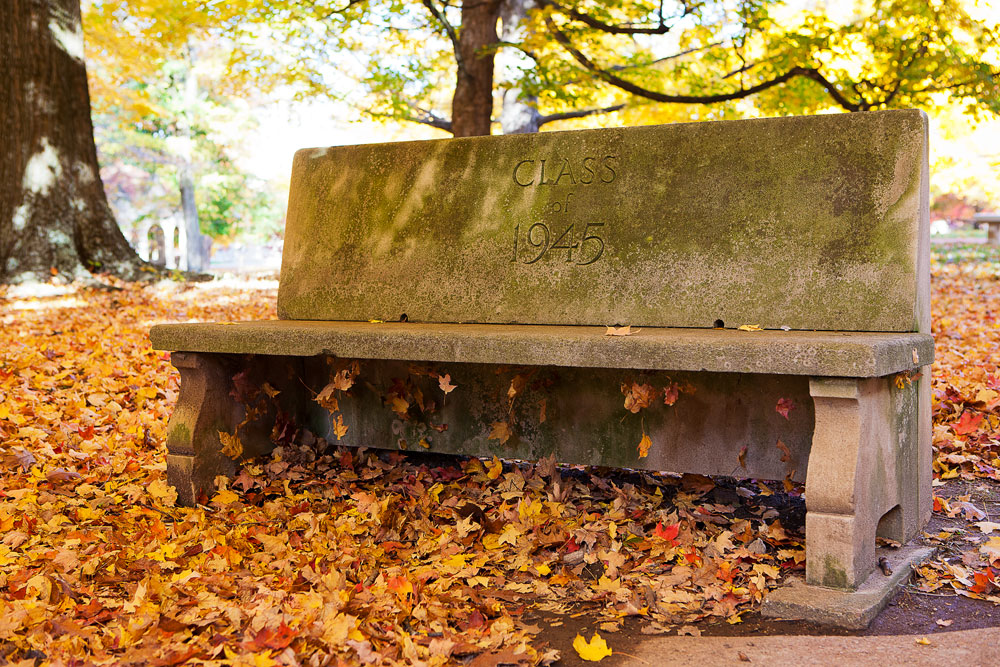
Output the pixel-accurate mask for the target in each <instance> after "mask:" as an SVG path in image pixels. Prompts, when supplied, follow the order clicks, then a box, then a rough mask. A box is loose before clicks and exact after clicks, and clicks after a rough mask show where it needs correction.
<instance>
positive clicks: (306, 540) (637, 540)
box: [0, 255, 1000, 665]
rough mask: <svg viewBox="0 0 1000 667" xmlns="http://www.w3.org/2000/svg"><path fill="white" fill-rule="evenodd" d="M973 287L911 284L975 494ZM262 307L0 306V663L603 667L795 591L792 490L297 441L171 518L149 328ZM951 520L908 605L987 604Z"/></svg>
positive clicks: (988, 560)
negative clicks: (930, 330) (551, 642)
mask: <svg viewBox="0 0 1000 667" xmlns="http://www.w3.org/2000/svg"><path fill="white" fill-rule="evenodd" d="M986 259H987V260H988V259H990V258H986ZM990 267H992V270H994V273H990V271H991V268H990ZM996 268H997V264H996V263H992V264H991V263H990V262H989V261H985V260H984V258H983V257H981V256H979V255H977V256H975V257H973V258H962V260H961V261H960V262H957V263H954V262H948V261H943V260H941V258H938V261H937V262H936V263H935V268H934V285H935V303H934V308H935V334H936V336H937V339H938V359H939V361H938V362H937V363H936V365H935V367H934V392H935V444H936V447H937V450H938V451H937V455H936V459H935V471H936V473H935V474H936V476H939V477H944V478H950V477H956V478H960V479H965V480H972V481H975V482H978V483H984V484H995V483H996V481H997V469H998V468H1000V461H998V460H997V456H998V451H1000V447H998V421H1000V419H998V416H997V415H998V413H997V411H996V407H997V403H996V402H994V401H995V398H996V396H995V395H991V394H990V393H989V392H988V391H983V389H986V390H992V391H993V392H997V391H1000V389H998V388H997V387H996V386H995V385H996V380H995V378H996V374H997V369H996V367H995V366H991V365H990V364H989V363H988V362H987V360H988V359H990V358H996V354H995V353H996V347H997V341H998V339H1000V328H998V327H997V326H996V323H995V322H993V319H992V317H993V316H992V314H991V313H990V312H989V310H988V304H989V303H990V301H991V300H992V301H993V302H994V303H1000V300H997V297H1000V281H998V279H997V276H996V273H995V269H996ZM2 296H3V295H2V294H0V297H2ZM274 296H275V293H274V285H273V283H270V284H268V283H263V284H262V283H225V282H223V283H221V284H219V283H215V284H208V285H197V286H183V285H177V284H174V283H161V284H158V285H154V286H136V285H129V284H118V285H116V289H113V290H95V289H90V288H79V289H72V290H67V291H66V292H65V293H63V294H53V295H49V296H43V297H26V296H15V295H13V294H11V293H8V294H7V295H6V298H3V299H2V300H0V308H2V310H0V317H2V329H0V460H2V467H0V540H2V541H0V664H3V663H16V662H18V661H26V662H25V664H33V663H35V662H38V661H54V662H61V663H65V664H85V663H86V664H90V663H96V664H109V663H113V664H151V665H169V664H185V663H186V664H247V665H251V664H252V665H271V664H287V665H296V664H302V665H324V664H375V665H378V664H427V665H438V664H449V663H451V664H473V665H497V664H546V663H549V662H552V661H554V660H555V659H556V658H557V657H558V654H557V652H556V651H555V650H553V649H552V648H551V647H550V646H548V644H547V642H546V639H545V635H546V630H547V629H548V623H550V622H554V623H561V622H562V621H561V620H558V619H562V618H566V617H567V616H574V615H575V616H580V615H585V616H587V617H588V618H591V619H594V626H595V628H597V629H599V631H600V632H601V633H603V638H602V637H601V636H600V635H596V634H595V635H594V637H592V638H590V639H586V638H584V637H578V641H577V642H574V646H575V647H576V650H577V652H578V653H580V655H581V656H585V655H587V654H593V655H596V656H603V655H605V654H607V653H606V651H611V650H612V649H613V647H614V644H615V641H614V637H615V635H614V634H613V633H614V632H615V630H616V629H618V628H619V627H620V626H621V624H622V623H623V622H624V621H625V620H626V619H628V618H633V619H637V620H638V622H639V623H641V627H642V629H643V631H648V632H652V633H656V632H663V631H665V630H666V629H668V628H674V627H676V626H678V625H682V624H691V623H694V622H697V621H702V620H713V619H714V620H718V621H721V620H727V621H729V622H730V623H738V622H739V621H740V620H741V616H742V615H743V614H745V613H746V612H748V611H752V610H754V609H755V608H756V606H757V605H758V604H759V602H760V600H761V599H762V597H763V596H764V595H765V594H766V592H767V590H768V589H770V588H773V587H775V586H777V585H779V584H780V583H781V581H782V579H783V578H785V576H786V575H787V574H789V573H790V572H797V573H801V570H802V568H803V560H804V551H803V548H802V533H801V530H802V528H801V526H802V511H803V505H802V500H801V497H800V492H801V488H796V489H792V490H791V491H790V492H789V491H787V488H786V489H782V485H781V483H780V482H779V483H777V484H776V485H775V484H770V485H768V484H764V483H761V482H758V481H754V480H744V481H739V482H733V481H731V480H723V479H720V480H712V479H709V478H706V477H701V476H696V475H685V476H675V475H670V474H649V473H639V472H630V471H615V470H610V471H609V470H602V469H590V468H583V467H572V468H566V467H559V466H557V465H555V463H554V462H553V461H541V462H538V463H535V464H525V463H515V462H501V461H500V460H498V459H493V460H477V459H468V458H464V459H459V458H448V457H433V456H429V455H420V454H417V455H405V454H402V453H390V452H385V451H379V450H376V449H367V450H355V449H346V448H337V447H336V446H335V445H333V444H328V443H325V442H323V441H321V440H318V441H313V440H314V439H312V438H309V439H308V440H309V442H308V444H306V443H294V444H288V445H285V446H282V447H278V448H276V449H275V451H274V452H273V454H272V455H271V456H270V457H269V458H268V459H266V460H261V461H257V462H255V463H253V464H251V465H248V466H246V467H245V468H244V470H243V472H242V473H241V474H240V475H239V476H238V477H237V478H235V479H232V480H225V479H220V480H219V482H220V485H219V488H218V490H217V492H216V493H215V494H214V496H213V497H211V498H210V499H209V500H208V502H207V504H205V505H201V506H198V507H195V508H183V507H179V506H177V505H176V504H175V494H174V492H173V490H172V489H171V488H170V487H169V486H168V485H167V484H166V482H165V463H164V455H165V447H164V437H165V430H166V423H167V419H168V417H169V413H170V409H171V408H172V406H173V404H174V402H175V400H176V396H177V390H178V379H177V375H176V372H175V371H174V370H173V368H172V367H171V366H170V364H169V359H168V357H167V355H164V354H163V353H159V352H155V351H153V350H151V349H150V347H149V343H148V339H147V336H146V334H147V331H148V328H149V326H150V325H152V324H154V323H157V322H162V321H188V320H199V321H200V320H204V321H235V320H244V319H266V318H271V317H273V316H274ZM977 369H979V370H977ZM991 383H992V384H991ZM624 409H625V408H624V406H623V410H624ZM967 415H970V416H967ZM653 446H655V444H654V445H653ZM735 463H736V462H734V467H736V466H735ZM936 483H940V482H936ZM967 506H972V507H976V505H975V504H974V503H972V502H970V501H969V500H963V499H962V497H956V498H938V499H937V500H936V502H935V508H936V509H937V510H938V511H941V512H949V511H951V512H958V513H962V512H966V513H967V514H961V516H967V518H969V519H970V521H971V520H972V519H976V521H975V525H976V526H978V525H979V524H982V528H981V529H980V528H976V527H974V525H973V524H972V523H970V530H969V532H970V533H981V539H979V540H978V541H976V542H975V543H973V542H968V541H966V542H965V544H967V545H968V548H967V549H966V550H965V551H962V552H961V555H960V556H959V555H956V554H957V553H958V552H956V551H954V550H952V551H948V552H947V553H948V554H950V555H949V557H948V558H944V559H942V560H937V561H932V562H931V563H929V564H927V565H925V566H924V567H923V568H922V572H921V574H922V576H921V577H920V578H919V579H918V584H917V585H918V586H919V587H923V588H924V589H925V590H928V591H932V590H938V589H941V588H942V587H948V588H949V589H951V590H954V591H957V592H959V593H962V594H965V595H969V596H973V597H977V596H978V597H983V598H987V599H991V600H995V599H996V597H995V596H996V594H997V572H998V569H1000V551H997V549H996V546H995V545H996V543H997V542H998V541H1000V540H998V539H997V535H998V534H1000V530H994V531H992V532H993V535H992V536H991V535H990V534H989V533H990V532H991V531H990V530H989V528H990V524H991V523H992V520H996V519H997V516H996V513H995V510H993V512H994V513H993V514H989V513H988V511H987V510H988V509H989V508H983V507H980V508H978V511H980V512H983V513H984V515H985V516H983V517H980V516H979V515H978V514H973V515H968V512H970V511H971V510H967V509H966V508H967ZM934 537H936V538H937V539H939V540H944V538H942V537H941V536H934ZM553 619H557V620H554V621H553ZM684 630H685V629H684V628H681V631H682V632H683V631H684ZM604 640H607V645H609V646H610V647H612V648H606V646H605V644H604Z"/></svg>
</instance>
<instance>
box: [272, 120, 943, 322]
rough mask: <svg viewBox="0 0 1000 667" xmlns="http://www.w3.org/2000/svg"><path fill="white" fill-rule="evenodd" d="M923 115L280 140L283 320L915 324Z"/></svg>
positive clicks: (919, 314)
mask: <svg viewBox="0 0 1000 667" xmlns="http://www.w3.org/2000/svg"><path fill="white" fill-rule="evenodd" d="M927 188H928V186H927V118H926V116H925V115H924V114H923V113H921V112H919V111H884V112H874V113H854V114H838V115H824V116H808V117H790V118H771V119H759V120H741V121H724V122H710V123H689V124H675V125H659V126H648V127H630V128H614V129H598V130H581V131H573V132H551V133H541V134H533V135H511V136H497V137H477V138H470V139H447V140H438V141H414V142H404V143H391V144H374V145H362V146H344V147H335V148H319V149H306V150H301V151H299V152H298V153H296V155H295V161H294V167H293V170H292V182H291V192H290V196H289V203H288V217H287V225H286V230H285V246H284V252H283V258H282V267H281V282H280V288H279V292H278V314H279V317H281V318H282V319H303V320H372V319H376V320H383V321H397V320H399V319H400V318H401V317H402V316H403V315H405V316H406V319H408V320H409V321H411V322H419V321H422V322H483V323H523V324H567V325H579V324H588V325H602V324H609V325H610V324H622V325H624V324H631V325H639V326H671V327H713V326H717V324H718V322H719V321H722V322H723V323H724V325H725V326H727V327H736V326H740V325H743V324H755V325H759V326H762V327H764V328H778V327H782V326H787V327H790V328H792V329H817V330H845V331H929V328H930V307H929V292H930V286H929V259H928V252H929V249H928V244H929V223H928V202H927Z"/></svg>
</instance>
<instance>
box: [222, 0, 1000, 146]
mask: <svg viewBox="0 0 1000 667" xmlns="http://www.w3.org/2000/svg"><path fill="white" fill-rule="evenodd" d="M252 5H253V6H254V7H255V12H253V13H252V14H253V16H255V17H256V20H257V21H259V22H262V23H264V24H267V25H268V27H269V30H271V31H274V32H275V33H276V34H280V35H282V36H284V37H286V38H287V39H288V40H289V41H290V42H291V43H294V44H295V45H296V48H297V49H299V53H300V56H304V57H305V62H308V63H309V64H308V65H305V66H303V61H302V60H300V61H298V62H296V63H295V64H294V65H292V66H290V67H288V68H287V69H286V71H285V74H286V76H287V80H288V81H290V82H295V83H296V84H298V85H301V86H302V90H303V91H309V93H317V92H318V93H321V94H322V93H328V94H334V95H341V96H344V97H352V98H353V99H354V100H355V101H356V102H358V103H359V108H361V109H363V110H364V112H365V113H367V114H369V115H371V116H375V117H383V118H391V119H394V120H407V121H413V122H417V123H422V124H426V125H431V126H433V127H437V128H439V129H442V130H445V131H448V132H451V133H452V134H454V135H455V136H466V135H468V134H484V133H486V132H488V128H489V127H490V124H491V123H492V122H493V121H494V119H495V118H496V117H497V116H499V117H501V118H504V117H510V118H515V117H516V118H521V119H522V122H521V123H517V122H513V121H511V122H510V123H506V124H505V125H504V131H511V132H514V131H525V130H527V131H531V130H534V129H536V128H537V127H541V126H543V125H545V124H547V123H550V122H553V121H556V120H565V119H568V118H578V117H582V116H587V115H591V114H596V113H601V112H608V111H617V110H621V109H623V108H624V107H626V106H628V107H633V108H634V107H636V106H642V105H645V106H646V109H645V110H644V112H645V113H646V114H647V115H648V113H649V111H650V109H649V104H650V103H657V104H659V105H698V106H701V107H704V106H706V105H711V106H712V109H711V110H706V109H703V110H701V111H697V112H695V115H698V116H700V117H705V116H706V115H707V116H715V117H719V116H725V115H732V114H738V113H740V112H741V109H742V111H743V112H745V110H746V108H747V107H745V106H744V107H742V108H741V107H738V106H736V105H734V103H736V102H738V101H740V100H746V99H749V98H752V99H753V105H754V107H755V108H756V109H757V110H758V111H759V112H763V113H777V114H788V113H811V112H815V111H818V110H823V109H828V108H840V109H843V110H847V111H865V110H870V109H879V108H890V107H921V108H929V107H932V106H936V105H940V104H942V103H944V102H954V101H960V102H961V103H962V104H967V105H970V107H971V108H973V109H976V110H978V111H987V112H990V113H997V112H1000V89H998V86H997V77H998V73H1000V56H998V52H997V27H996V25H991V24H988V23H986V22H984V21H982V20H975V19H973V18H972V17H971V16H970V14H969V13H968V11H966V9H965V7H964V5H963V3H962V2H960V1H959V0H935V1H932V2H926V1H925V0H870V1H868V2H861V3H858V4H857V5H856V6H855V7H852V8H850V9H848V10H845V5H844V3H840V2H836V3H826V4H824V3H802V4H801V5H799V6H798V7H797V8H796V7H794V6H791V7H790V6H788V5H786V4H784V3H781V2H777V1H775V0H735V1H733V0H721V1H716V0H704V1H700V0H681V1H674V2H662V1H661V0H628V1H625V0H561V1H557V0H502V2H494V1H493V0H486V1H484V0H467V1H464V2H461V3H459V4H450V3H443V2H440V0H419V2H418V1H417V0H316V1H315V2H311V3H295V2H291V1H290V0H287V1H282V0H260V1H259V2H255V3H252ZM498 19H501V26H502V27H501V32H502V35H503V39H502V40H501V39H500V38H499V37H498V35H497V32H496V26H497V21H498ZM251 24H252V22H251V23H244V24H242V25H240V26H236V27H237V29H238V30H246V29H247V27H248V26H249V25H251ZM498 53H499V54H508V56H509V57H508V60H509V63H510V64H508V65H507V66H506V67H503V68H501V69H502V71H500V72H496V71H495V69H494V60H495V59H496V56H497V54H498ZM344 54H353V57H352V58H345V57H344ZM245 55H246V58H245V59H244V62H250V61H254V62H257V61H258V60H259V59H258V58H257V57H256V56H254V55H252V54H249V53H247V54H245ZM265 58H271V60H272V64H275V63H277V59H275V58H272V57H271V56H268V55H265ZM501 60H503V57H501ZM331 69H335V70H336V71H337V73H338V74H340V75H343V74H344V73H348V74H351V75H353V76H354V77H355V78H356V80H357V82H358V84H359V90H360V91H361V92H363V93H364V95H363V96H362V95H359V94H358V91H352V92H350V93H343V92H339V91H335V90H331V89H329V88H327V86H326V84H325V83H324V80H328V79H329V77H328V76H327V75H325V74H324V72H329V71H330V70H331ZM269 71H271V72H272V73H273V71H274V70H272V69H269ZM488 79H491V80H490V81H488ZM324 88H327V90H324ZM505 91H506V92H505ZM512 91H513V92H512ZM501 99H502V103H503V104H505V105H511V106H514V105H518V104H520V105H522V106H523V105H527V106H529V107H532V108H533V109H534V110H535V111H534V112H528V113H519V114H518V113H506V114H505V113H504V112H503V110H501V111H500V113H499V114H498V113H497V108H496V107H497V104H495V101H499V100H501ZM449 104H450V108H449ZM661 109H662V107H661ZM657 112H658V110H657ZM688 113H689V114H690V113H691V111H690V109H689V110H688ZM670 114H671V112H670V111H668V112H666V114H665V116H666V117H667V118H669V117H670Z"/></svg>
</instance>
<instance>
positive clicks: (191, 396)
mask: <svg viewBox="0 0 1000 667" xmlns="http://www.w3.org/2000/svg"><path fill="white" fill-rule="evenodd" d="M170 361H171V362H172V363H173V365H174V366H175V367H176V368H177V370H179V371H180V374H181V388H180V396H178V398H177V405H176V407H175V408H174V412H173V414H172V415H171V416H170V422H169V424H168V425H167V483H169V484H171V485H173V486H174V487H175V488H176V489H177V501H178V502H179V503H180V504H182V505H188V506H190V505H194V503H195V501H196V499H197V498H198V495H199V493H200V492H201V491H205V492H206V493H208V492H211V490H212V489H213V488H214V480H215V477H216V475H226V476H232V475H233V474H234V472H235V470H236V464H235V463H234V462H233V461H232V460H231V459H229V458H228V457H227V456H225V455H223V454H222V444H221V443H220V441H219V431H223V432H226V433H232V432H233V431H234V429H235V427H236V425H237V424H239V422H240V415H241V413H242V410H241V408H240V406H239V405H238V404H237V403H236V402H235V401H234V400H233V398H232V397H231V396H230V395H229V389H230V386H231V384H232V381H231V373H230V372H229V371H228V370H227V369H226V367H225V365H224V364H223V363H222V360H221V358H219V357H218V356H216V355H210V354H195V353H191V352H174V353H173V354H171V355H170Z"/></svg>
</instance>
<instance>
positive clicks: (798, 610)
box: [760, 491, 934, 629]
mask: <svg viewBox="0 0 1000 667" xmlns="http://www.w3.org/2000/svg"><path fill="white" fill-rule="evenodd" d="M807 493H808V491H807ZM808 540H809V535H808V529H807V535H806V542H807V547H808ZM933 554H934V548H933V547H924V546H904V547H903V548H900V549H878V550H877V554H876V556H877V557H879V558H885V559H886V561H887V562H888V564H889V567H890V569H891V570H892V574H890V575H888V576H886V575H885V574H884V573H883V572H882V570H880V569H879V570H876V571H874V572H872V573H871V574H870V575H869V576H868V578H867V579H866V580H865V581H864V582H863V583H862V584H861V585H860V586H859V587H858V588H857V590H853V591H845V590H838V589H834V588H825V587H823V586H813V585H807V584H806V583H805V582H804V581H802V580H801V579H793V580H792V581H790V582H788V583H785V584H782V586H781V587H780V588H777V589H775V590H773V591H771V592H770V593H768V594H767V597H765V598H764V603H763V604H762V605H761V610H760V611H761V613H762V614H763V615H764V616H768V617H771V618H783V619H788V620H802V621H811V622H813V623H820V624H822V625H832V626H836V627H840V628H855V629H860V628H867V627H868V625H869V624H870V623H871V622H872V620H873V619H874V618H875V616H877V615H878V613H879V612H880V611H881V610H882V608H883V607H885V605H886V603H888V602H889V600H890V599H891V598H892V596H893V595H895V593H896V592H897V591H898V590H899V588H900V587H902V586H904V585H905V584H906V582H907V581H909V579H910V575H911V574H912V573H913V570H914V568H915V567H916V566H917V565H919V564H920V563H922V562H923V561H925V560H927V559H928V558H930V557H931V556H932V555H933Z"/></svg>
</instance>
